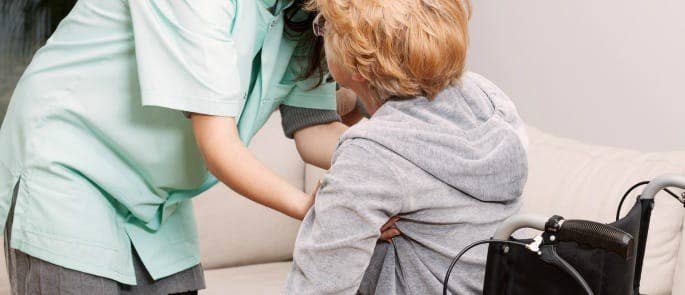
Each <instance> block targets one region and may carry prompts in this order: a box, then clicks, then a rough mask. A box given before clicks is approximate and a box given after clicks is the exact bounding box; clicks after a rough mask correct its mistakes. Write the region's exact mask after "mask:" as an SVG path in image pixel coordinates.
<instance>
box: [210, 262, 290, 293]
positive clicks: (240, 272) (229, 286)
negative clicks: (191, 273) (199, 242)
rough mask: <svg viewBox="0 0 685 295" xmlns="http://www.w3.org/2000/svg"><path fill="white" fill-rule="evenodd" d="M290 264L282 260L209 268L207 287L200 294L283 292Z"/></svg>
mask: <svg viewBox="0 0 685 295" xmlns="http://www.w3.org/2000/svg"><path fill="white" fill-rule="evenodd" d="M290 265H291V263H290V262H280V263H267V264H258V265H249V266H241V267H231V268H221V269H213V270H208V271H205V280H206V282H207V289H205V290H202V291H200V294H202V295H225V294H251V295H262V294H263V295H272V294H281V293H282V292H283V287H284V286H285V281H286V279H287V278H288V272H289V271H290Z"/></svg>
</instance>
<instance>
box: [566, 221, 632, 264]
mask: <svg viewBox="0 0 685 295" xmlns="http://www.w3.org/2000/svg"><path fill="white" fill-rule="evenodd" d="M556 238H557V239H558V240H559V241H562V242H576V243H578V244H584V245H588V246H590V247H592V248H601V249H604V250H607V251H610V252H614V253H616V254H618V255H620V256H621V257H623V258H629V257H632V256H633V251H634V248H635V247H634V239H633V236H632V235H631V234H629V233H626V232H624V231H623V230H620V229H618V228H615V227H613V226H611V225H606V224H602V223H598V222H593V221H588V220H573V219H570V220H565V221H564V222H563V223H561V226H560V228H559V229H558V231H557V233H556Z"/></svg>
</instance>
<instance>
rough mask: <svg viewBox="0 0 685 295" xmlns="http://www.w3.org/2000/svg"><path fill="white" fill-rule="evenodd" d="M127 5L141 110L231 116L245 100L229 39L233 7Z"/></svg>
mask: <svg viewBox="0 0 685 295" xmlns="http://www.w3.org/2000/svg"><path fill="white" fill-rule="evenodd" d="M128 2H129V6H130V10H131V16H132V19H133V31H134V39H135V55H136V61H137V66H138V81H139V83H140V91H141V95H142V104H143V105H145V106H159V107H165V108H170V109H176V110H181V111H187V112H192V113H202V114H208V115H218V116H236V115H237V114H238V113H239V112H240V109H241V107H242V102H243V99H244V97H243V95H242V91H241V88H240V85H241V84H240V77H239V76H238V66H237V60H238V57H237V52H236V49H235V44H234V43H233V40H231V38H230V37H231V35H230V32H231V28H232V24H233V19H234V16H235V15H234V14H235V5H234V2H233V1H231V0H202V1H181V0H179V1H176V0H144V1H140V0H135V1H134V0H131V1H128ZM122 78H123V77H122Z"/></svg>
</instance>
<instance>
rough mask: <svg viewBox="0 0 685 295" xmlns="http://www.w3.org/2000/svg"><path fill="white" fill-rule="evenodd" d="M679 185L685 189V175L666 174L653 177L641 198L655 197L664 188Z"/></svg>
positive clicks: (678, 186)
mask: <svg viewBox="0 0 685 295" xmlns="http://www.w3.org/2000/svg"><path fill="white" fill-rule="evenodd" d="M667 187H677V188H681V189H685V175H680V174H664V175H661V176H659V177H657V178H654V179H652V180H651V181H650V182H649V184H647V186H646V187H645V190H644V191H643V192H642V194H641V195H640V198H641V199H654V196H655V195H656V194H657V193H658V192H659V191H661V190H662V189H664V188H667ZM683 198H685V196H683Z"/></svg>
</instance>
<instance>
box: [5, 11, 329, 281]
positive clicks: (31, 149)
mask: <svg viewBox="0 0 685 295" xmlns="http://www.w3.org/2000/svg"><path fill="white" fill-rule="evenodd" d="M273 2H274V0H271V1H268V0H201V1H180V0H178V1H177V0H135V1H134V0H80V1H78V3H77V4H76V6H75V8H74V9H73V11H72V12H71V13H70V14H69V16H67V18H66V19H64V20H63V21H62V23H61V24H60V25H59V27H58V29H57V31H56V32H55V33H54V35H53V36H52V37H51V38H50V39H49V40H48V42H47V43H46V45H45V46H44V47H43V48H42V49H40V50H39V51H38V52H37V54H36V55H35V57H34V59H33V61H32V62H31V64H30V66H29V67H28V68H27V69H26V72H25V73H24V75H23V76H22V78H21V80H20V82H19V83H18V85H17V88H16V90H15V92H14V95H13V97H12V100H11V103H10V106H9V110H8V113H7V115H6V118H5V120H4V123H3V125H2V129H0V222H2V223H1V224H4V223H5V220H6V218H7V213H8V211H9V208H10V206H11V198H12V191H13V188H14V187H15V185H16V184H17V183H19V187H18V190H19V193H18V196H17V199H16V206H15V211H14V212H15V213H14V225H13V228H12V241H11V247H12V248H16V249H18V250H20V251H23V252H25V253H27V254H29V255H31V256H34V257H37V258H40V259H43V260H46V261H48V262H52V263H54V264H58V265H60V266H63V267H67V268H70V269H74V270H77V271H81V272H86V273H90V274H94V275H98V276H102V277H106V278H110V279H113V280H116V281H119V282H121V283H124V284H135V283H136V279H135V274H134V272H133V264H132V253H131V244H133V246H134V247H135V248H136V250H137V251H138V253H139V255H140V257H141V259H142V261H143V263H144V264H145V267H146V268H147V270H148V272H149V273H150V274H151V275H152V277H153V278H154V279H158V278H162V277H165V276H168V275H171V274H174V273H177V272H179V271H181V270H184V269H187V268H189V267H192V266H194V265H197V264H198V263H199V262H200V256H199V249H198V235H197V231H196V227H195V221H194V216H193V211H192V205H191V202H190V198H192V197H193V196H196V195H198V194H199V193H201V192H202V191H204V190H206V189H207V188H209V187H211V186H212V185H214V184H215V183H216V179H215V178H213V177H212V176H211V175H210V174H209V173H208V171H207V169H206V167H205V164H204V161H203V159H202V156H201V154H200V152H199V151H198V148H197V146H196V143H195V140H194V137H193V133H192V126H191V123H190V121H189V120H188V119H186V118H185V117H184V116H183V114H182V112H195V113H203V114H210V115H217V116H230V117H235V118H236V119H237V121H238V130H239V132H240V137H241V139H242V140H243V141H244V142H245V144H247V143H248V142H249V141H250V139H251V138H252V136H253V135H254V134H255V133H256V132H257V130H259V129H260V127H262V125H263V124H264V122H265V121H266V120H267V119H268V117H269V116H270V115H271V114H272V112H273V111H274V110H275V109H276V108H277V107H278V106H279V105H280V104H285V105H289V106H294V107H303V108H311V109H327V110H332V109H335V95H334V92H335V86H334V84H333V83H327V84H323V85H322V86H319V87H317V88H315V89H312V88H311V87H310V86H311V85H313V84H312V83H313V80H305V81H299V82H294V80H296V79H295V77H296V75H297V73H298V72H299V71H300V70H301V69H302V67H303V66H304V64H306V57H304V56H302V55H301V54H298V52H300V50H296V42H295V41H292V40H290V39H288V38H286V36H284V32H283V30H284V18H283V9H285V8H286V7H287V6H289V5H291V1H279V2H280V4H279V5H278V6H279V7H276V9H275V10H274V11H273V13H272V12H271V11H270V10H269V8H270V6H271V5H273Z"/></svg>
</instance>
